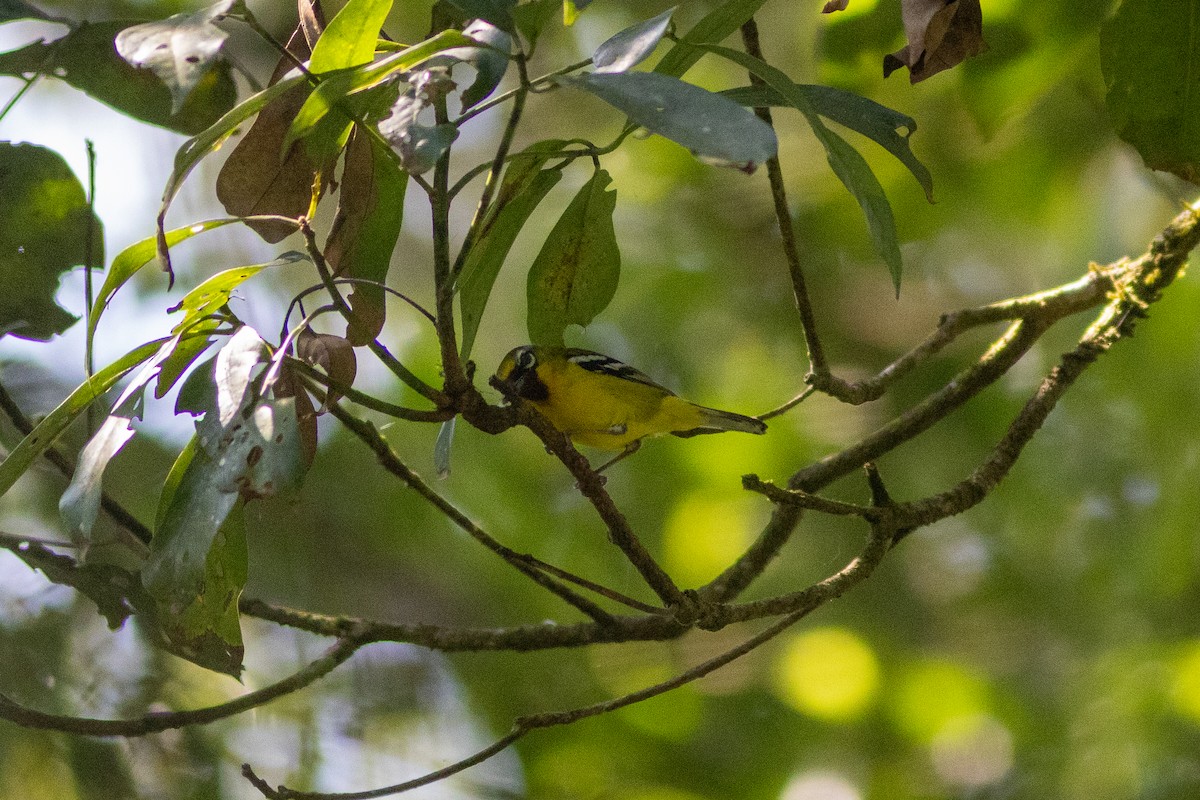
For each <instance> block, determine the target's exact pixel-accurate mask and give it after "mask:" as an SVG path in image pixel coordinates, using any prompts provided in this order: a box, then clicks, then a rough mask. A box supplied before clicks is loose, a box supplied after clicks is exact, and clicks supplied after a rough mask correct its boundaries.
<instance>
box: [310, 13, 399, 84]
mask: <svg viewBox="0 0 1200 800" xmlns="http://www.w3.org/2000/svg"><path fill="white" fill-rule="evenodd" d="M391 10H392V0H349V2H348V3H346V5H344V6H342V10H341V11H339V12H338V13H337V15H336V16H334V18H333V19H332V20H330V22H329V25H328V26H327V27H326V28H325V30H324V32H323V33H322V34H321V38H320V39H318V40H317V43H316V44H315V45H314V46H313V51H312V58H311V60H310V61H309V64H308V68H309V69H310V70H311V71H312V72H314V73H317V74H320V73H323V72H330V71H332V70H335V69H344V68H346V67H357V66H359V65H360V64H367V63H370V61H371V59H373V58H374V57H375V45H376V43H377V42H378V41H379V31H380V29H381V28H382V27H383V23H384V20H386V19H387V15H388V12H389V11H391Z"/></svg>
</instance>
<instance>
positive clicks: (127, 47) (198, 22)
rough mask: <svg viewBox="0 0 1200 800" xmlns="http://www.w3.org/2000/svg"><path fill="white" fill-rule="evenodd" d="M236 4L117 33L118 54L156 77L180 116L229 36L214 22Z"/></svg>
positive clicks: (230, 0)
mask: <svg viewBox="0 0 1200 800" xmlns="http://www.w3.org/2000/svg"><path fill="white" fill-rule="evenodd" d="M233 5H234V0H224V1H223V2H220V3H217V4H215V5H212V6H209V7H208V8H205V9H202V10H200V11H197V12H195V13H191V14H174V15H172V16H170V17H167V18H166V19H163V20H155V21H154V22H144V23H142V24H140V25H133V26H131V27H129V28H126V29H125V30H123V31H121V32H120V33H118V34H117V37H116V41H115V44H116V48H117V52H118V53H120V55H121V58H123V59H125V60H126V61H128V62H129V63H130V64H132V65H133V66H135V67H144V68H146V69H149V70H150V71H151V72H153V73H154V74H155V75H157V76H158V78H159V80H161V81H162V82H163V83H165V84H166V85H167V88H168V89H170V90H171V113H173V114H174V113H178V112H179V110H180V109H181V108H182V107H183V103H184V101H185V100H187V97H188V95H189V94H191V92H192V90H193V89H194V88H196V86H197V85H198V84H199V83H200V81H201V80H202V79H203V78H204V75H205V73H207V72H208V71H209V70H210V69H211V68H212V67H213V65H214V64H215V63H216V61H217V58H218V56H219V55H220V53H221V48H222V47H223V46H224V44H225V40H226V39H227V38H228V37H229V34H227V33H226V32H225V31H223V30H221V29H220V28H218V27H217V26H216V25H214V24H213V22H214V21H216V20H218V19H221V18H222V17H224V16H225V15H226V14H228V13H229V10H230V8H232V7H233Z"/></svg>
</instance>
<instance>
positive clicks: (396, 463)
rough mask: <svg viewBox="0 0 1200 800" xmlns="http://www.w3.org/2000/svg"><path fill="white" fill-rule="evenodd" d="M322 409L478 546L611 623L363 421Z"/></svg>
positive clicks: (339, 409) (341, 411)
mask: <svg viewBox="0 0 1200 800" xmlns="http://www.w3.org/2000/svg"><path fill="white" fill-rule="evenodd" d="M326 408H327V409H328V410H329V413H331V414H333V416H335V417H336V418H337V419H338V421H339V422H341V423H342V424H343V425H345V426H346V428H347V429H348V430H349V431H350V432H351V433H353V434H354V435H355V436H357V437H358V438H359V439H360V440H362V442H363V443H364V444H366V445H367V446H368V447H370V448H371V451H372V452H374V453H375V455H376V456H377V457H378V458H379V463H380V464H381V465H382V466H383V467H384V469H386V470H387V471H388V472H390V473H392V474H393V475H395V476H396V477H397V478H399V479H400V480H402V481H404V483H405V484H406V485H408V486H409V487H410V488H412V489H414V490H415V491H416V492H417V494H419V495H420V496H421V497H422V498H424V499H425V500H426V501H427V502H429V503H430V504H431V505H432V506H433V507H434V508H436V509H437V510H438V511H440V512H442V513H443V514H444V515H445V516H446V517H447V518H448V519H449V520H450V521H451V522H453V523H454V524H455V525H457V526H458V527H459V528H461V529H462V530H464V531H466V533H468V534H469V535H470V536H471V538H473V539H475V540H476V541H477V542H479V543H481V544H482V545H483V546H484V547H486V548H488V549H489V550H491V551H492V552H493V553H495V554H496V555H498V556H500V557H501V558H503V559H504V560H505V561H507V562H508V563H509V564H511V565H512V566H513V567H515V568H516V569H517V570H518V571H520V572H521V573H522V574H524V575H525V576H527V577H528V578H530V579H531V580H533V581H534V582H535V583H537V584H538V585H540V586H542V587H543V588H545V589H548V590H549V591H551V592H553V593H554V594H555V595H557V596H558V597H560V598H562V599H563V600H565V601H566V602H567V603H569V604H571V605H572V606H574V607H575V608H577V609H579V610H580V611H582V612H583V613H584V614H586V615H588V616H589V617H591V618H592V619H594V620H596V621H597V622H602V623H608V622H611V620H612V615H611V614H609V613H608V612H607V611H605V610H604V609H602V608H600V607H599V606H597V605H596V604H595V603H593V602H592V601H591V600H588V599H587V598H586V597H582V596H580V595H579V594H576V593H575V592H574V591H572V590H571V589H570V588H568V587H566V586H564V585H563V584H561V583H559V582H558V581H556V580H554V579H553V578H551V577H550V576H549V575H547V574H545V573H544V572H542V571H541V570H539V569H537V568H536V567H534V566H531V565H530V564H529V562H528V561H527V560H526V559H525V558H524V557H523V556H521V554H519V553H517V552H516V551H515V550H513V549H511V548H509V547H506V546H505V545H503V544H501V543H500V542H498V541H496V539H494V538H493V537H492V536H491V535H490V534H489V533H488V532H487V531H485V530H483V528H481V527H480V526H479V525H477V524H475V522H473V521H472V520H471V518H470V517H468V516H467V515H466V514H464V513H463V512H462V511H460V510H459V509H458V508H456V507H455V506H454V505H453V504H452V503H451V502H450V501H449V500H447V499H446V498H444V497H442V496H441V495H440V494H438V493H437V492H435V491H434V490H433V489H432V488H431V487H430V486H429V484H427V483H425V481H424V480H422V479H421V476H420V475H418V474H417V473H416V472H414V471H413V470H412V469H410V468H409V467H408V465H407V464H405V463H404V462H403V461H401V460H400V458H399V456H397V455H396V452H395V451H394V450H392V448H391V446H390V445H389V444H388V443H387V440H386V439H384V438H383V437H382V436H381V435H380V434H379V431H378V430H376V428H375V426H374V425H372V424H371V423H370V422H367V421H366V420H362V419H359V418H358V417H355V416H354V415H353V414H350V413H349V412H347V411H346V410H345V409H344V408H342V407H341V406H340V405H339V404H338V403H329V402H328V400H326Z"/></svg>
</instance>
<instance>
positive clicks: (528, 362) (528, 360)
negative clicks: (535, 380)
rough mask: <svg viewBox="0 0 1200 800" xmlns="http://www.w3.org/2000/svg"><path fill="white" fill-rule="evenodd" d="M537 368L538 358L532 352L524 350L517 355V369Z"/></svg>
mask: <svg viewBox="0 0 1200 800" xmlns="http://www.w3.org/2000/svg"><path fill="white" fill-rule="evenodd" d="M535 366H537V356H535V355H534V354H533V351H532V350H522V351H521V352H520V353H518V354H517V367H519V368H520V369H533V367H535Z"/></svg>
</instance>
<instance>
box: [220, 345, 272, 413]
mask: <svg viewBox="0 0 1200 800" xmlns="http://www.w3.org/2000/svg"><path fill="white" fill-rule="evenodd" d="M266 356H267V345H266V342H264V341H263V340H262V339H261V338H260V337H259V335H258V333H257V331H255V330H254V329H253V328H251V327H250V326H248V325H244V326H242V327H241V328H238V331H237V333H235V334H234V335H233V336H231V337H230V338H229V341H228V342H227V343H226V344H225V346H224V347H222V348H221V352H219V353H217V366H216V371H215V372H214V380H215V381H216V384H217V407H216V414H217V418H218V419H219V420H220V423H221V425H229V424H230V423H232V422H234V420H235V418H236V417H237V416H238V414H240V413H241V411H242V409H243V408H245V406H246V403H248V402H249V401H250V378H251V373H252V372H253V371H254V368H255V366H256V365H258V364H261V363H262V362H263V361H264V360H265V359H266Z"/></svg>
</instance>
